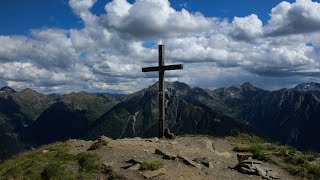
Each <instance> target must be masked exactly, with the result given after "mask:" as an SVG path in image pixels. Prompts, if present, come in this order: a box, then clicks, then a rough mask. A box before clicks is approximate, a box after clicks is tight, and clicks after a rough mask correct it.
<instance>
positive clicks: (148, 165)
mask: <svg viewBox="0 0 320 180" xmlns="http://www.w3.org/2000/svg"><path fill="white" fill-rule="evenodd" d="M162 167H163V163H162V162H161V161H157V160H154V161H144V162H142V164H141V167H140V170H152V171H153V170H157V169H160V168H162Z"/></svg>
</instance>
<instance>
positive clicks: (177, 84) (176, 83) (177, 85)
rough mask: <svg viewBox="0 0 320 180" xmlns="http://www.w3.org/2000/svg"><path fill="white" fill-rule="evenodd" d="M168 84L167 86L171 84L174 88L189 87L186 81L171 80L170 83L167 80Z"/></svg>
mask: <svg viewBox="0 0 320 180" xmlns="http://www.w3.org/2000/svg"><path fill="white" fill-rule="evenodd" d="M168 84H169V86H170V85H172V86H173V87H174V88H175V89H179V90H182V89H189V88H190V86H189V85H187V84H186V83H183V82H179V81H175V82H172V83H170V82H169V83H168ZM169 86H168V87H169Z"/></svg>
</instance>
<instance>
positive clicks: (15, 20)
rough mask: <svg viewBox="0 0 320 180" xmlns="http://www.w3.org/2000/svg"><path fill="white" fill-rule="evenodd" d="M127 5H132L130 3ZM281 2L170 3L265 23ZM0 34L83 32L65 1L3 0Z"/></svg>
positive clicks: (100, 8)
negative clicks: (52, 30)
mask: <svg viewBox="0 0 320 180" xmlns="http://www.w3.org/2000/svg"><path fill="white" fill-rule="evenodd" d="M108 2H110V0H98V1H97V2H96V4H95V5H94V6H93V8H92V9H91V12H92V13H94V14H97V15H100V14H103V13H105V10H104V6H105V4H107V3H108ZM129 2H131V3H132V2H134V1H133V0H130V1H129ZM280 2H282V1H281V0H214V1H208V0H187V1H186V0H171V1H170V3H171V5H172V7H174V8H175V9H176V10H181V9H182V8H185V9H187V10H189V11H190V12H201V13H203V14H204V15H205V16H208V17H221V18H228V19H229V20H232V19H233V17H234V16H240V17H241V16H247V15H249V14H257V15H258V16H259V18H260V19H261V20H262V21H263V23H266V22H267V21H268V20H269V18H270V17H269V13H270V9H271V8H272V7H274V6H275V5H277V4H279V3H280ZM288 2H294V1H292V0H291V1H288ZM0 5H1V6H0V22H1V28H0V34H2V35H17V34H20V35H21V34H23V35H26V34H28V33H29V30H30V29H37V28H64V29H69V28H76V29H80V28H83V22H82V21H81V19H80V18H79V17H78V16H76V15H75V14H74V13H72V10H71V8H70V6H69V5H68V1H67V0H28V1H24V0H5V1H2V2H1V3H0Z"/></svg>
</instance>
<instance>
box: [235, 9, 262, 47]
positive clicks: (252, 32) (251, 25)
mask: <svg viewBox="0 0 320 180" xmlns="http://www.w3.org/2000/svg"><path fill="white" fill-rule="evenodd" d="M232 24H233V25H234V30H233V31H232V33H231V35H232V37H234V38H236V39H239V40H244V41H250V40H253V39H255V38H258V37H261V36H262V34H263V33H262V21H261V20H260V19H259V18H258V16H257V15H255V14H251V15H250V16H247V17H244V18H239V17H235V18H234V19H233V21H232Z"/></svg>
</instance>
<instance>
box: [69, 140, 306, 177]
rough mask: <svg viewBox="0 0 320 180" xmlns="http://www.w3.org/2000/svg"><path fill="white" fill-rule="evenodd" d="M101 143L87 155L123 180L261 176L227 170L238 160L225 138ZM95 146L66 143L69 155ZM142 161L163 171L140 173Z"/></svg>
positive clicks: (279, 170) (231, 143) (282, 172)
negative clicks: (157, 166) (92, 154)
mask: <svg viewBox="0 0 320 180" xmlns="http://www.w3.org/2000/svg"><path fill="white" fill-rule="evenodd" d="M102 139H103V141H106V142H107V143H105V144H104V145H103V146H101V147H99V148H96V149H93V150H90V151H88V152H90V153H94V154H97V155H98V156H99V157H100V158H101V163H102V164H103V165H104V166H108V167H109V168H112V170H113V171H114V172H115V173H117V174H119V175H121V177H125V178H126V179H192V180H194V179H217V180H224V179H230V180H235V179H237V180H245V179H246V180H247V179H252V180H255V179H257V180H258V179H262V177H261V176H258V175H248V174H243V173H240V172H238V171H237V170H234V169H232V168H230V167H235V166H236V165H237V164H238V159H237V152H234V151H233V148H234V147H235V145H236V143H235V142H234V141H231V140H230V139H228V138H208V137H202V136H200V137H199V136H195V137H177V138H176V139H174V140H168V139H158V138H153V139H140V138H133V139H120V140H111V139H109V138H102ZM95 142H97V141H83V140H69V141H67V143H68V144H69V145H71V146H72V148H71V153H72V154H79V153H81V152H87V150H88V149H89V148H90V147H91V146H92V144H93V143H95ZM164 157H165V159H164ZM173 159H174V160H173ZM145 161H149V162H152V161H160V162H162V163H163V167H162V168H160V169H158V170H154V171H151V170H140V169H139V167H140V164H141V163H143V162H145ZM196 161H198V163H197V162H196ZM139 163H140V164H139ZM262 165H263V166H264V167H267V168H269V169H271V170H272V172H273V174H278V176H279V177H280V178H281V179H284V180H295V179H300V178H298V177H295V176H292V175H290V174H289V173H288V172H287V171H285V170H284V169H283V168H281V167H279V166H278V165H276V164H274V163H270V162H262ZM107 177H108V176H107V175H106V174H104V173H101V174H100V179H107Z"/></svg>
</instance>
